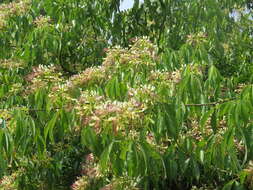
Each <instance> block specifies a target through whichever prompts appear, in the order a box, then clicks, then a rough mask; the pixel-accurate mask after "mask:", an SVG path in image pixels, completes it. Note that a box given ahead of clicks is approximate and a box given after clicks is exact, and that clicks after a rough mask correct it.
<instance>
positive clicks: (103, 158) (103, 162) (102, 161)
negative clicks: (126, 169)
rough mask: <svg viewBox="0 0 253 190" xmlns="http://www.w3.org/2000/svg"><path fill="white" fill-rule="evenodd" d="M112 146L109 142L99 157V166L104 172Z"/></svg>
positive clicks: (112, 143)
mask: <svg viewBox="0 0 253 190" xmlns="http://www.w3.org/2000/svg"><path fill="white" fill-rule="evenodd" d="M113 145H114V142H111V143H110V145H109V146H108V147H107V148H106V149H105V150H104V151H103V153H102V154H101V156H100V161H99V165H100V167H101V169H102V171H105V170H106V168H107V163H108V162H109V160H110V154H111V151H112V148H113Z"/></svg>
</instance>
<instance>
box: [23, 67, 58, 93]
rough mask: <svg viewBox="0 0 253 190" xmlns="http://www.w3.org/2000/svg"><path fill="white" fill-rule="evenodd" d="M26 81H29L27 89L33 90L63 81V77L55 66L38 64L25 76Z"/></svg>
mask: <svg viewBox="0 0 253 190" xmlns="http://www.w3.org/2000/svg"><path fill="white" fill-rule="evenodd" d="M26 81H27V82H30V83H31V85H30V86H29V87H28V91H29V92H34V91H36V90H38V89H41V88H47V87H48V86H50V85H52V84H54V85H56V84H59V83H60V82H63V77H62V74H61V72H59V71H58V69H57V68H56V67H55V66H53V65H49V66H44V65H39V66H38V67H34V68H33V71H32V72H31V73H30V74H28V75H27V76H26Z"/></svg>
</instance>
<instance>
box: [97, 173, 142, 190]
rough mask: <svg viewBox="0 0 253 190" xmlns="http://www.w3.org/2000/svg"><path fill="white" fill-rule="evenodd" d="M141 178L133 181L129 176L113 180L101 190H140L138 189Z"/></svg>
mask: <svg viewBox="0 0 253 190" xmlns="http://www.w3.org/2000/svg"><path fill="white" fill-rule="evenodd" d="M139 181H140V178H136V179H132V178H130V177H129V176H122V177H117V178H113V179H112V181H111V183H110V184H108V185H106V186H104V187H103V188H101V189H100V190H119V189H120V190H139V188H138V187H137V185H138V183H139Z"/></svg>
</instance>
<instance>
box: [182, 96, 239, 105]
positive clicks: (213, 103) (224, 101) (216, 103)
mask: <svg viewBox="0 0 253 190" xmlns="http://www.w3.org/2000/svg"><path fill="white" fill-rule="evenodd" d="M233 100H236V98H231V99H228V100H222V101H219V102H210V103H204V104H185V106H216V105H218V104H223V103H226V102H230V101H233Z"/></svg>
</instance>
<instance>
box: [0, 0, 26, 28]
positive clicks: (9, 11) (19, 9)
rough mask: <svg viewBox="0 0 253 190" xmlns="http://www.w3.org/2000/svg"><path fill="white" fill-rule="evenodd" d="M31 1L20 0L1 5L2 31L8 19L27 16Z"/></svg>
mask: <svg viewBox="0 0 253 190" xmlns="http://www.w3.org/2000/svg"><path fill="white" fill-rule="evenodd" d="M30 5H31V1H30V0H19V1H13V2H11V3H3V4H1V5H0V29H3V28H4V27H5V26H6V22H7V20H8V18H10V17H12V16H15V15H16V16H19V15H22V14H25V13H26V12H27V11H28V10H29V9H30Z"/></svg>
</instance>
